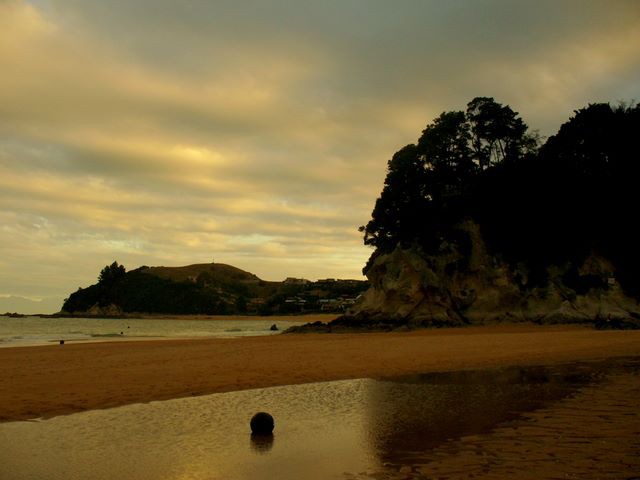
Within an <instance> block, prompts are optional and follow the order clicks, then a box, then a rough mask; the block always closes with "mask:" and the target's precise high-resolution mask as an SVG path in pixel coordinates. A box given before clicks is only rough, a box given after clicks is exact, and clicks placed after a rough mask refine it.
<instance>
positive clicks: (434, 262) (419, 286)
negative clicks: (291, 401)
mask: <svg viewBox="0 0 640 480" xmlns="http://www.w3.org/2000/svg"><path fill="white" fill-rule="evenodd" d="M459 232H460V233H462V234H463V236H464V237H466V239H467V241H465V242H463V243H464V245H461V244H460V243H459V242H458V243H455V242H452V243H448V242H446V241H443V242H442V244H441V246H440V249H439V251H438V252H437V253H436V254H433V255H427V254H425V253H424V252H422V251H421V250H420V249H419V248H418V247H412V248H400V247H397V248H396V249H395V250H394V251H392V252H391V253H388V254H384V255H380V256H379V257H378V258H376V259H375V261H374V262H373V264H372V265H371V267H370V269H369V270H368V272H367V277H368V278H369V281H370V282H371V287H370V288H369V290H368V291H367V292H366V293H365V294H364V295H363V296H362V297H361V298H360V300H359V301H358V302H357V304H356V305H355V306H354V307H353V308H352V309H351V310H350V311H349V312H347V314H346V315H345V316H344V317H343V318H341V319H340V321H339V323H340V324H348V323H352V324H354V325H355V324H361V325H374V324H388V325H406V326H408V327H418V326H445V325H464V324H482V323H490V322H500V321H534V322H541V323H560V322H563V323H566V322H575V323H587V322H604V323H605V324H606V323H607V322H614V323H615V322H618V323H619V322H625V323H631V324H638V323H639V320H640V307H639V306H638V302H636V301H635V300H633V299H631V298H629V297H627V296H625V295H624V293H623V292H622V290H621V288H620V285H619V284H618V283H617V282H616V280H615V269H614V268H613V266H612V265H611V263H610V262H608V261H607V260H606V259H604V258H602V257H599V256H597V255H596V254H592V255H590V256H589V257H588V258H587V259H586V260H585V262H584V263H583V264H582V265H580V266H577V267H578V277H577V281H578V282H580V281H582V283H583V284H584V283H587V285H588V286H587V287H583V288H580V289H578V290H579V291H576V289H575V286H574V288H571V287H570V286H568V285H567V282H565V281H564V280H563V279H564V278H566V274H567V272H568V271H569V269H570V268H572V267H576V266H572V265H565V266H563V267H552V268H550V269H549V270H548V274H549V282H548V284H547V285H546V286H545V287H538V288H527V287H526V284H527V275H528V273H527V271H526V269H525V268H524V267H523V266H516V267H510V266H509V265H507V264H506V263H505V262H504V261H502V260H501V259H500V258H498V257H496V256H493V255H490V254H488V253H487V249H486V246H485V243H484V241H483V239H482V236H481V234H480V230H479V227H478V226H477V225H476V224H475V223H472V222H464V223H462V224H461V225H459ZM463 250H464V251H463ZM586 280H588V282H586ZM589 282H590V283H589Z"/></svg>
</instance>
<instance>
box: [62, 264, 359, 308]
mask: <svg viewBox="0 0 640 480" xmlns="http://www.w3.org/2000/svg"><path fill="white" fill-rule="evenodd" d="M367 288H368V282H366V281H361V280H334V279H327V280H321V281H317V282H310V281H307V280H304V279H294V278H288V279H286V280H285V281H283V282H269V281H265V280H262V279H260V278H259V277H258V276H256V275H254V274H253V273H249V272H246V271H244V270H241V269H239V268H236V267H234V266H231V265H225V264H221V263H207V264H194V265H187V266H184V267H147V266H143V267H140V268H137V269H135V270H131V271H129V272H127V271H126V269H125V268H124V267H123V266H122V265H118V263H117V262H114V263H113V264H111V265H107V266H106V267H105V268H104V269H103V270H102V271H101V272H100V275H99V277H98V283H96V284H94V285H91V286H89V287H86V288H81V289H79V290H78V291H77V292H74V293H72V294H71V295H70V296H69V298H68V299H66V300H65V302H64V305H63V306H62V312H63V313H65V314H71V315H84V316H86V315H89V316H117V315H122V314H132V313H163V314H185V315H187V314H205V315H225V314H261V315H270V314H275V313H278V314H286V313H312V312H320V311H327V312H328V311H334V312H341V311H343V310H344V309H345V308H346V307H347V306H349V305H352V304H353V302H354V301H355V298H356V297H357V296H358V295H360V294H361V293H362V292H364V291H365V290H366V289H367Z"/></svg>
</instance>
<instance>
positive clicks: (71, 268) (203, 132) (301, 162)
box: [0, 0, 640, 299]
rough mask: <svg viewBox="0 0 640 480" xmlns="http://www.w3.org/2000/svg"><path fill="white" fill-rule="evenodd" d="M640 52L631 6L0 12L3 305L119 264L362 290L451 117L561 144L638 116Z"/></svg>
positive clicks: (112, 5)
mask: <svg viewBox="0 0 640 480" xmlns="http://www.w3.org/2000/svg"><path fill="white" fill-rule="evenodd" d="M238 3H240V5H238ZM639 44H640V4H638V2H637V1H634V0H630V1H628V2H626V1H622V0H620V1H616V2H596V1H594V2H585V1H575V2H574V1H565V2H555V1H554V2H550V1H542V2H536V3H535V4H533V3H531V2H526V3H525V2H516V3H514V2H507V1H480V2H478V1H468V2H464V1H462V2H447V3H445V2H439V1H431V2H429V1H407V2H401V3H399V4H398V3H395V4H394V3H393V2H382V1H380V2H378V1H368V0H367V1H364V0H361V1H355V0H354V1H350V2H337V1H336V2H331V1H330V2H295V3H291V2H284V1H278V2H276V1H259V2H257V1H256V2H200V1H192V2H180V3H178V4H176V3H175V2H169V1H153V2H143V1H140V2H117V3H116V2H104V1H98V0H95V1H92V0H82V1H80V0H78V1H75V0H67V1H39V2H33V3H28V2H24V1H17V0H9V1H2V0H0V64H1V65H2V66H3V69H2V75H0V246H1V248H2V255H1V256H0V296H9V295H16V296H24V297H28V298H33V299H42V298H49V297H58V298H60V299H62V297H63V296H65V295H66V294H68V293H69V292H71V291H73V290H75V289H76V288H77V287H78V286H85V285H87V284H89V283H91V282H93V280H94V279H95V276H96V274H97V272H98V271H99V269H100V268H101V267H102V266H103V265H105V264H106V263H110V262H112V261H113V260H114V259H117V260H118V261H119V262H121V263H124V264H125V265H126V266H127V267H131V268H133V267H136V266H139V265H142V264H147V265H182V264H188V263H197V262H208V261H211V259H212V258H215V260H216V261H219V262H224V263H230V264H233V265H236V266H238V267H240V268H244V269H246V270H249V271H251V272H254V273H256V274H257V275H259V276H261V277H263V278H265V279H273V280H278V279H283V278H284V277H286V276H304V277H307V278H322V277H352V278H358V277H359V275H360V269H361V268H362V265H363V264H364V262H365V260H366V258H367V257H368V255H369V254H370V252H369V250H368V249H367V248H365V247H364V246H362V242H361V238H360V234H359V233H358V232H357V227H358V225H361V224H364V223H366V221H367V220H368V217H369V214H370V212H371V209H372V207H373V202H374V200H375V198H376V197H377V195H378V193H379V191H380V189H381V186H382V180H383V178H384V174H385V166H386V161H387V159H388V158H389V157H390V156H391V155H392V154H393V152H394V151H396V150H397V149H398V148H400V147H401V146H403V145H405V144H406V143H410V142H413V141H415V140H416V138H417V137H418V136H419V133H420V131H421V130H422V129H423V128H424V126H425V125H426V124H427V123H428V122H429V121H430V120H431V119H433V118H434V117H435V116H436V115H437V114H438V113H440V112H441V111H443V110H451V109H457V108H463V107H464V105H465V104H466V102H467V101H469V100H470V99H471V98H473V97H474V96H477V95H486V96H494V97H495V98H496V99H497V100H498V101H500V102H502V103H508V104H510V105H511V106H512V107H513V108H514V109H516V110H518V111H519V112H520V113H521V114H522V116H523V117H524V119H525V120H526V121H527V122H528V123H529V125H530V126H531V127H532V128H537V129H539V130H540V131H541V133H543V134H545V135H548V134H551V133H553V132H554V131H555V130H556V129H557V127H558V126H559V125H560V123H561V122H562V121H564V120H566V118H568V116H569V115H570V114H571V112H572V110H573V109H575V108H579V107H581V106H583V105H585V104H586V103H588V102H594V101H614V102H615V101H617V100H630V99H633V98H638V97H639V94H640V87H639V86H638V82H637V79H638V78H640V52H639V50H638V48H637V45H639Z"/></svg>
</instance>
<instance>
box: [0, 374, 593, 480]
mask: <svg viewBox="0 0 640 480" xmlns="http://www.w3.org/2000/svg"><path fill="white" fill-rule="evenodd" d="M594 379H595V377H594V375H593V372H592V371H591V370H590V369H586V370H581V369H580V368H578V367H576V366H571V367H564V368H563V367H557V368H555V369H552V370H550V369H545V368H529V369H518V368H513V369H504V370H494V371H483V372H455V373H441V374H429V375H423V376H414V377H404V378H397V379H391V380H368V379H361V380H348V381H339V382H327V383H316V384H308V385H298V386H285V387H275V388H267V389H259V390H249V391H243V392H231V393H224V394H215V395H209V396H202V397H194V398H187V399H178V400H170V401H164V402H153V403H151V404H138V405H130V406H125V407H120V408H114V409H109V410H101V411H91V412H84V413H78V414H73V415H68V416H62V417H56V418H52V419H49V420H46V421H39V422H12V423H5V424H0V478H11V479H16V480H20V479H34V478H47V479H52V480H55V479H65V480H70V479H86V478H92V479H112V478H117V479H121V480H128V479H140V480H145V479H154V480H158V479H161V480H177V479H209V480H211V479H274V478H278V479H289V478H290V479H300V478H305V479H327V478H344V475H343V474H344V472H362V471H368V470H372V469H373V470H375V469H379V468H381V467H382V466H383V465H384V464H392V465H401V464H403V463H404V462H410V461H413V460H414V459H415V458H416V457H420V458H424V457H425V456H426V457H428V455H429V451H430V449H431V448H433V447H434V446H437V445H438V444H441V443H443V442H446V441H447V440H448V439H450V438H455V437H457V436H462V435H468V434H474V433H479V432H483V431H487V430H490V429H491V428H493V427H494V426H495V425H497V424H499V423H501V422H507V421H509V420H511V419H513V418H515V417H517V416H518V415H519V414H520V413H521V412H523V411H528V410H532V409H535V408H537V407H539V406H543V405H545V404H547V403H549V402H552V401H554V400H557V399H559V398H562V397H564V396H566V395H569V394H571V393H572V392H573V391H575V390H576V389H577V388H579V387H580V386H581V385H584V384H585V383H587V382H591V381H594ZM260 410H263V411H268V412H270V413H271V414H272V415H273V416H274V418H275V423H276V427H275V431H274V436H273V437H272V438H253V437H251V435H250V429H249V419H250V418H251V416H252V415H253V414H254V413H255V412H257V411H260Z"/></svg>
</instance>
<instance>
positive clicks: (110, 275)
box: [98, 262, 127, 287]
mask: <svg viewBox="0 0 640 480" xmlns="http://www.w3.org/2000/svg"><path fill="white" fill-rule="evenodd" d="M126 273H127V269H126V268H125V267H124V265H118V262H113V263H112V264H111V265H107V266H106V267H104V268H103V269H102V270H100V275H99V276H98V284H99V285H103V286H107V287H108V286H112V285H114V284H115V283H117V282H118V281H119V280H122V279H123V278H124V276H125V274H126Z"/></svg>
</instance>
